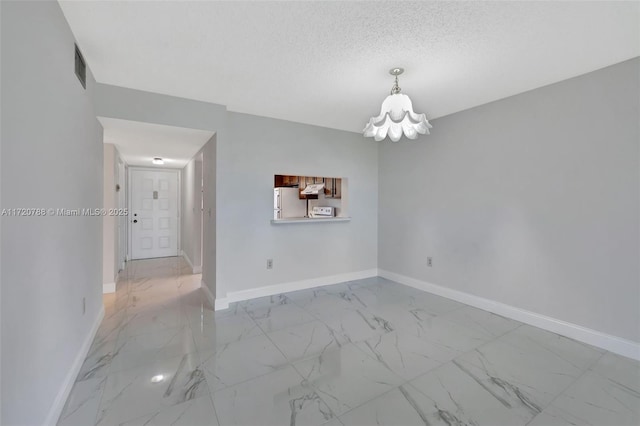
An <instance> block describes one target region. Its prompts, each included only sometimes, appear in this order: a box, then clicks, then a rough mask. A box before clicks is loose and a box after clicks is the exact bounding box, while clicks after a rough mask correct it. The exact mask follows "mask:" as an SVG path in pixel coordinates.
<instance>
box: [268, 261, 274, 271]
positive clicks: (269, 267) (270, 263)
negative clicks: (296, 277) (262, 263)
mask: <svg viewBox="0 0 640 426" xmlns="http://www.w3.org/2000/svg"><path fill="white" fill-rule="evenodd" d="M267 269H273V259H267Z"/></svg>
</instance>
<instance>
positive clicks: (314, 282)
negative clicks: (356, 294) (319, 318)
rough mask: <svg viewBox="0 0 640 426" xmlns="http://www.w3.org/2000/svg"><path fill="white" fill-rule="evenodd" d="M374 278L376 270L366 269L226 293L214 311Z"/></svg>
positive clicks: (218, 301) (216, 301)
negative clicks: (289, 293)
mask: <svg viewBox="0 0 640 426" xmlns="http://www.w3.org/2000/svg"><path fill="white" fill-rule="evenodd" d="M375 276H378V270H377V269H367V270H364V271H357V272H347V273H345V274H338V275H329V276H326V277H318V278H310V279H308V280H301V281H291V282H288V283H281V284H275V285H270V286H265V287H257V288H251V289H248V290H240V291H233V292H230V293H227V297H224V298H220V299H216V300H215V310H216V311H219V310H222V309H227V308H228V307H229V304H230V303H234V302H240V301H243V300H249V299H255V298H257V297H265V296H273V295H274V294H280V293H288V292H290V291H297V290H306V289H309V288H315V287H320V286H324V285H331V284H338V283H342V282H346V281H353V280H361V279H363V278H370V277H375Z"/></svg>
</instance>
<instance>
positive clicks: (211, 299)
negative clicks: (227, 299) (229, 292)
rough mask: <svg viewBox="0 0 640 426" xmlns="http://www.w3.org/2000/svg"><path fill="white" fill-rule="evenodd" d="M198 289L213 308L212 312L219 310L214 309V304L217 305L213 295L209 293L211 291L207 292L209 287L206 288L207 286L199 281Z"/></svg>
mask: <svg viewBox="0 0 640 426" xmlns="http://www.w3.org/2000/svg"><path fill="white" fill-rule="evenodd" d="M200 288H201V289H202V292H203V293H204V295H205V297H206V298H207V300H208V301H209V304H211V306H212V307H214V310H216V311H218V310H220V309H218V308H217V307H216V304H217V300H216V298H215V297H214V295H213V293H211V290H209V287H207V284H206V283H205V282H204V281H200ZM228 307H229V305H227V308H228ZM225 309H226V308H225Z"/></svg>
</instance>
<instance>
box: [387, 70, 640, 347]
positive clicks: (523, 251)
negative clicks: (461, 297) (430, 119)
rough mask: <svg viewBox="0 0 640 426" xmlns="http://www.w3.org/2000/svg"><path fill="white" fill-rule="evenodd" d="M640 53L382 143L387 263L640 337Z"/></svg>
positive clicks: (426, 278) (412, 274)
mask: <svg viewBox="0 0 640 426" xmlns="http://www.w3.org/2000/svg"><path fill="white" fill-rule="evenodd" d="M639 64H640V60H639V59H634V60H630V61H627V62H623V63H621V64H618V65H614V66H611V67H608V68H605V69H602V70H599V71H596V72H593V73H589V74H586V75H583V76H580V77H577V78H573V79H570V80H566V81H563V82H560V83H557V84H553V85H550V86H547V87H543V88H540V89H536V90H533V91H531V92H527V93H523V94H520V95H517V96H513V97H510V98H507V99H503V100H500V101H497V102H493V103H491V104H487V105H483V106H480V107H477V108H473V109H470V110H467V111H463V112H460V113H457V114H453V115H450V116H447V117H444V118H440V119H438V120H435V121H434V123H433V124H434V129H433V132H432V135H430V136H425V137H421V138H420V139H419V140H417V141H415V142H408V141H403V142H401V143H398V144H393V143H382V144H381V145H380V165H379V181H380V199H379V204H378V206H379V218H380V223H379V238H380V246H379V247H380V250H379V267H380V268H381V269H384V270H388V271H391V272H395V273H398V274H402V275H405V276H409V277H413V278H417V279H419V280H422V281H426V282H429V283H433V284H436V285H440V286H444V287H447V288H451V289H455V290H459V291H462V292H466V293H469V294H472V295H477V296H480V297H483V298H487V299H492V300H495V301H498V302H502V303H505V304H508V305H512V306H515V307H518V308H522V309H526V310H529V311H533V312H535V313H539V314H542V315H546V316H549V317H553V318H556V319H560V320H564V321H567V322H570V323H574V324H578V325H581V326H583V327H587V328H590V329H593V330H597V331H600V332H604V333H607V334H611V335H614V336H618V337H622V338H624V339H630V340H633V341H636V342H639V341H640V310H639V309H638V303H639V301H640V272H639V266H638V264H639V262H638V259H639V258H640V249H639V230H640V227H639V218H640V208H639V188H640V182H639V181H640V179H639V171H640V168H639V163H638V161H639V149H638V148H639V147H638V144H639V139H640V135H639V131H638V116H639V115H638V114H639V108H638V104H639V100H638V98H639V97H638V93H640V85H639V78H640V77H639V76H640V67H639ZM427 256H432V257H433V267H432V268H429V267H427V264H426V263H427V262H426V258H427Z"/></svg>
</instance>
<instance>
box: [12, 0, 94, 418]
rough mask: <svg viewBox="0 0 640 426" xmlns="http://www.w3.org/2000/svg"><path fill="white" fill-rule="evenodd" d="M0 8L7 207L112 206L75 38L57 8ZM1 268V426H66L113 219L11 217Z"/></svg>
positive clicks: (26, 5) (90, 88)
mask: <svg viewBox="0 0 640 426" xmlns="http://www.w3.org/2000/svg"><path fill="white" fill-rule="evenodd" d="M0 8H1V9H2V12H1V15H2V18H1V19H2V21H1V25H0V27H1V40H2V41H1V43H2V44H1V46H0V52H1V55H2V58H1V59H2V61H1V62H2V77H1V78H2V80H1V86H2V99H1V102H2V104H1V110H2V113H1V114H2V116H1V118H2V130H1V140H2V154H3V155H2V166H1V172H2V175H1V178H0V182H1V186H2V190H1V192H2V206H3V207H4V208H19V207H31V208H49V207H51V208H70V209H72V208H83V207H84V208H99V207H101V206H102V201H103V200H102V149H103V147H102V128H101V126H100V124H99V122H98V121H97V120H96V117H95V113H94V110H93V104H92V101H91V98H92V96H93V91H94V85H95V83H94V80H93V77H92V76H91V74H90V73H88V75H87V90H85V89H83V88H82V86H81V84H80V82H79V81H78V79H77V77H76V76H75V74H74V47H73V44H74V39H73V36H72V34H71V31H70V30H69V28H68V26H67V23H66V21H65V19H64V16H63V14H62V11H61V10H60V7H59V5H58V3H57V2H54V1H47V2H4V1H3V2H1V3H0ZM1 262H2V268H1V270H2V272H1V273H2V277H1V281H2V314H1V315H2V317H1V321H0V322H1V327H2V331H1V338H2V366H1V368H2V385H1V387H2V402H1V405H2V418H1V420H0V423H1V424H3V425H40V424H44V423H45V422H46V421H47V419H49V420H50V421H52V422H53V423H55V420H56V419H55V418H52V417H51V416H53V417H55V410H56V407H57V409H61V408H62V405H61V404H64V398H65V397H66V395H64V392H62V394H61V391H64V390H65V389H67V387H66V386H67V385H68V380H69V379H70V380H71V381H73V379H74V378H75V377H69V374H70V373H71V375H73V371H71V370H72V368H73V366H74V362H76V361H77V360H78V357H79V356H81V357H82V358H84V355H85V354H83V353H81V352H82V351H81V349H82V348H83V347H84V346H83V345H84V344H85V343H86V340H87V338H90V337H91V336H90V335H91V330H92V326H93V325H94V322H95V321H96V320H97V319H99V315H100V313H101V312H102V311H101V309H102V298H101V296H102V280H101V277H102V218H101V217H52V216H47V217H6V216H5V217H2V259H1ZM83 297H85V298H86V314H84V315H83V314H82V298H83ZM82 358H80V361H81V360H82ZM78 367H79V365H78ZM56 403H57V404H58V405H55V404H56Z"/></svg>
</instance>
